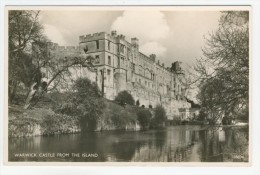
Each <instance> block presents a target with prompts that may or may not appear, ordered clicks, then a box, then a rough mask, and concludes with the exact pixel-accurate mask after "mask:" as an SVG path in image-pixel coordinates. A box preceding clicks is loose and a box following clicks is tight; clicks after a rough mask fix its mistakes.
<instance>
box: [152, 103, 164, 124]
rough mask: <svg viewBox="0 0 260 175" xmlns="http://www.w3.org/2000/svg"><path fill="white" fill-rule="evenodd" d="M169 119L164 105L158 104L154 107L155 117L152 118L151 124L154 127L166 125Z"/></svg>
mask: <svg viewBox="0 0 260 175" xmlns="http://www.w3.org/2000/svg"><path fill="white" fill-rule="evenodd" d="M166 120H167V116H166V112H165V109H164V108H163V106H162V105H157V106H156V107H155V108H154V118H153V119H152V123H151V126H152V127H154V128H158V127H164V125H165V121H166Z"/></svg>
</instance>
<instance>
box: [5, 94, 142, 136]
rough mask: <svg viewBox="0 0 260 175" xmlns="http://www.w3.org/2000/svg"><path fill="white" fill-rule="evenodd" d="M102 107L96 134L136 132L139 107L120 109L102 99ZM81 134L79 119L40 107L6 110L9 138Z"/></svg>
mask: <svg viewBox="0 0 260 175" xmlns="http://www.w3.org/2000/svg"><path fill="white" fill-rule="evenodd" d="M104 103H105V108H104V109H103V114H102V115H101V116H100V118H99V120H98V121H97V127H96V131H103V130H139V129H140V126H139V122H138V120H137V114H136V111H138V110H139V109H140V107H136V106H131V105H126V106H121V105H118V104H117V103H115V102H112V101H108V100H105V99H104ZM77 132H81V128H80V123H79V118H77V117H74V116H68V115H65V114H59V113H55V112H54V111H53V110H52V109H51V108H47V107H46V108H45V107H44V106H43V105H41V107H37V108H33V109H27V110H24V109H23V108H22V106H20V105H14V106H10V107H9V123H8V136H9V137H24V136H37V135H54V134H69V133H77Z"/></svg>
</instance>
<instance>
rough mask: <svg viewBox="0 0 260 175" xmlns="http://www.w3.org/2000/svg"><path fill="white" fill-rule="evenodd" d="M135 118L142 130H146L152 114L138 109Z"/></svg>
mask: <svg viewBox="0 0 260 175" xmlns="http://www.w3.org/2000/svg"><path fill="white" fill-rule="evenodd" d="M137 118H138V121H139V123H140V125H141V127H142V128H143V129H147V128H148V127H149V124H150V120H151V118H152V114H151V112H150V111H149V110H147V109H140V110H139V111H138V112H137Z"/></svg>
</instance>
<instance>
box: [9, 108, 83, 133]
mask: <svg viewBox="0 0 260 175" xmlns="http://www.w3.org/2000/svg"><path fill="white" fill-rule="evenodd" d="M76 132H80V127H79V123H78V119H77V118H76V117H71V116H67V115H61V114H57V113H55V112H53V111H52V110H51V109H46V108H34V109H28V110H24V109H23V108H22V107H21V106H12V107H9V123H8V136H9V137H23V136H37V135H54V134H67V133H76Z"/></svg>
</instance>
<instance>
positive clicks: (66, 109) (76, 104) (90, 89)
mask: <svg viewBox="0 0 260 175" xmlns="http://www.w3.org/2000/svg"><path fill="white" fill-rule="evenodd" d="M103 109H104V100H103V99H102V95H101V92H100V91H99V89H98V86H97V85H96V84H95V83H92V82H91V81H90V80H89V79H87V78H79V79H77V80H76V82H75V84H74V86H73V93H72V94H71V95H70V96H69V97H68V98H67V100H66V101H65V102H64V103H62V104H61V105H60V107H59V109H58V110H56V111H59V112H60V113H62V114H67V115H70V116H76V117H78V118H79V120H80V125H81V130H83V131H85V130H95V129H96V125H97V121H98V119H99V117H100V116H101V115H102V113H103Z"/></svg>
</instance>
